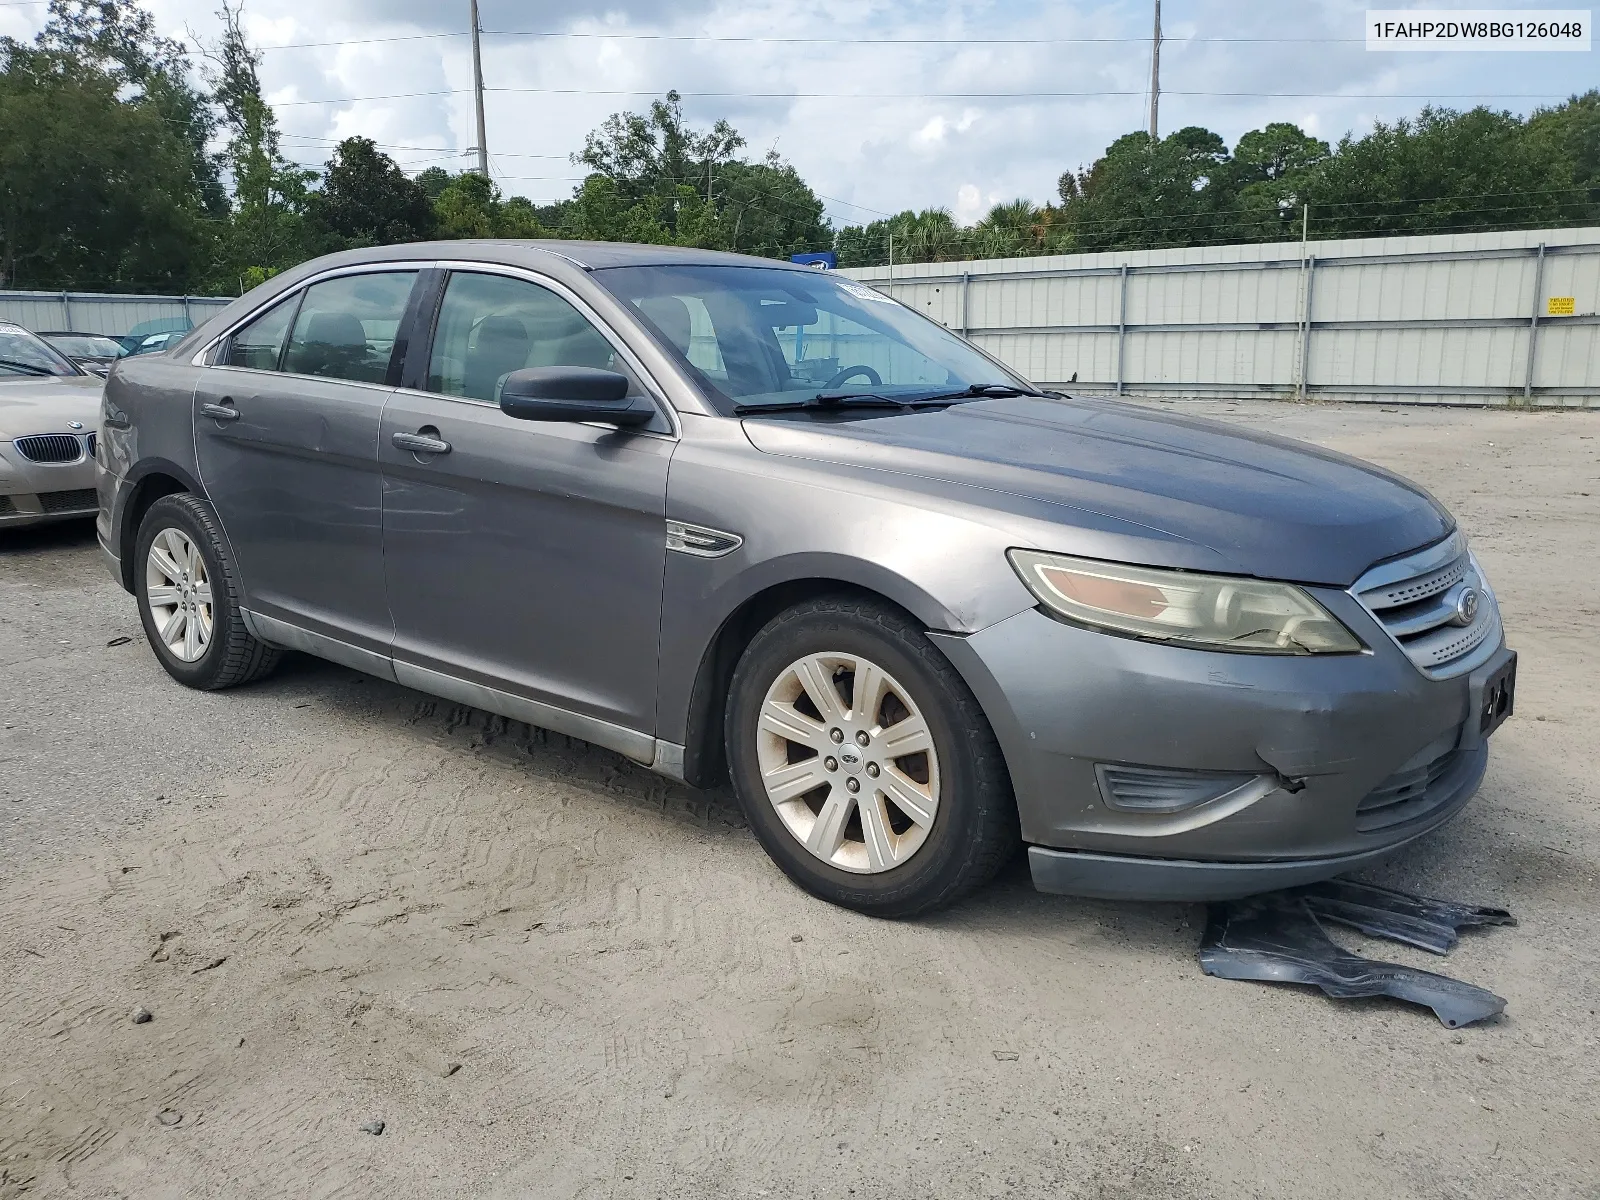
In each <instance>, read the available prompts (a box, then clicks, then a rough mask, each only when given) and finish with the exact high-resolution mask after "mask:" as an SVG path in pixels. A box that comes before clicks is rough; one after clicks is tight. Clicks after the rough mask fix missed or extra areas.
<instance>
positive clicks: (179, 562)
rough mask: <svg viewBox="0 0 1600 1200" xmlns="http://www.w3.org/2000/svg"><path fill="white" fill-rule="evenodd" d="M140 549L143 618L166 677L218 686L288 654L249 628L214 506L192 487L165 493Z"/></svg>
mask: <svg viewBox="0 0 1600 1200" xmlns="http://www.w3.org/2000/svg"><path fill="white" fill-rule="evenodd" d="M135 554H136V555H137V557H136V558H135V560H134V561H135V563H136V564H137V565H136V567H135V575H134V580H135V584H136V588H135V592H136V595H137V597H138V602H139V619H140V621H142V622H143V624H144V631H145V635H146V636H147V637H148V638H149V640H150V647H151V649H153V650H154V651H155V653H156V658H157V659H158V660H159V661H160V663H161V665H162V666H163V667H165V668H166V671H167V674H169V675H171V676H172V677H173V678H174V679H176V680H177V681H178V682H179V683H182V684H185V685H187V686H189V687H192V688H200V689H202V690H205V691H214V690H217V689H220V688H228V687H234V686H236V685H237V684H241V683H248V682H249V681H250V680H252V679H259V678H261V677H262V676H263V675H266V674H267V673H269V672H270V671H271V670H272V669H273V668H274V667H276V666H277V665H278V662H279V660H280V659H281V658H282V656H283V652H282V651H281V650H277V649H275V648H274V647H272V646H268V645H267V644H266V643H265V642H261V641H258V640H257V639H256V638H254V637H253V636H251V634H250V631H249V630H248V629H246V628H245V625H244V618H243V616H242V615H241V614H240V611H239V610H240V603H239V587H238V574H237V572H235V571H234V569H233V564H232V562H231V561H230V559H229V557H228V550H227V545H226V543H225V542H224V541H223V539H222V532H221V530H220V528H219V527H218V525H217V517H216V513H215V511H214V510H213V509H212V507H211V505H210V504H208V503H206V502H205V501H204V500H202V499H200V498H199V497H198V496H194V495H190V494H189V493H187V492H180V493H178V494H177V495H172V496H163V497H162V498H161V499H159V500H157V501H156V502H155V503H154V504H152V505H151V506H150V510H149V511H148V512H146V513H145V515H144V520H142V521H141V522H140V523H139V536H138V539H137V540H136V542H135Z"/></svg>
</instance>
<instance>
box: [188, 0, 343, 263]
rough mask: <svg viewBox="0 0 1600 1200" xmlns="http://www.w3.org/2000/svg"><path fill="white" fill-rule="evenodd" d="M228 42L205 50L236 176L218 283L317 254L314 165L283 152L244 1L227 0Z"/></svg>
mask: <svg viewBox="0 0 1600 1200" xmlns="http://www.w3.org/2000/svg"><path fill="white" fill-rule="evenodd" d="M217 16H218V18H220V19H221V21H222V26H223V33H222V40H221V42H219V43H218V44H217V45H216V46H215V47H213V48H212V49H211V50H210V51H209V52H208V54H207V57H208V58H209V59H210V60H211V64H212V66H211V72H210V74H211V83H212V95H213V98H214V99H215V101H216V104H217V107H218V108H219V109H220V110H221V113H222V128H223V130H224V131H225V132H226V133H227V135H228V144H227V148H226V150H225V151H224V152H223V153H224V159H225V161H226V163H227V166H228V169H229V172H230V173H231V174H232V176H233V213H232V217H231V219H230V220H229V221H228V223H227V226H226V229H225V231H224V236H223V238H222V245H221V246H220V247H219V252H218V256H217V264H216V269H215V272H214V274H215V282H216V283H217V284H218V285H219V286H222V287H228V286H229V285H233V286H240V284H239V283H238V281H239V280H241V279H242V278H243V277H244V275H245V273H246V272H247V271H248V270H249V268H251V267H260V268H262V269H263V270H268V271H276V270H282V269H284V268H285V267H290V266H293V265H294V264H296V263H298V262H301V261H303V260H305V259H306V258H309V257H311V255H312V254H313V253H314V252H315V249H316V246H315V243H314V230H313V229H312V228H311V227H310V226H309V225H308V222H307V220H306V209H307V207H308V205H309V202H310V195H311V183H312V182H313V181H314V180H315V179H316V178H317V173H316V172H315V171H307V170H303V169H302V168H299V167H296V166H295V165H294V164H292V163H290V162H289V161H288V160H287V159H285V158H284V157H283V154H282V152H281V150H280V149H279V142H278V121H277V117H276V115H275V114H274V113H273V111H272V108H271V106H270V105H268V104H267V102H266V100H265V98H264V97H263V96H262V94H261V75H260V68H261V54H260V52H259V51H257V50H256V49H255V48H254V47H252V46H251V45H250V43H249V41H248V40H247V39H246V38H245V35H244V28H243V25H242V21H241V18H242V16H243V7H242V5H241V6H239V7H235V6H233V5H231V4H229V3H228V0H223V4H222V8H221V9H220V10H219V11H218V12H217Z"/></svg>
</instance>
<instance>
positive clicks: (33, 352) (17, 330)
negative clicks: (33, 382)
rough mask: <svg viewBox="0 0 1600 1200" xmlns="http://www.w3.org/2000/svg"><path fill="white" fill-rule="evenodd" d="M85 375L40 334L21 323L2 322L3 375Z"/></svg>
mask: <svg viewBox="0 0 1600 1200" xmlns="http://www.w3.org/2000/svg"><path fill="white" fill-rule="evenodd" d="M82 374H83V372H82V371H80V370H78V368H77V367H75V366H73V365H72V363H71V361H69V360H68V359H67V358H66V357H65V356H64V355H62V354H61V353H60V352H59V351H56V350H53V349H51V348H50V346H49V344H48V343H47V342H46V341H45V340H44V339H43V338H41V337H40V336H39V335H38V334H36V333H29V332H28V331H27V330H26V329H24V328H22V326H20V325H0V377H6V378H10V377H13V376H18V375H23V376H27V375H33V376H40V375H82Z"/></svg>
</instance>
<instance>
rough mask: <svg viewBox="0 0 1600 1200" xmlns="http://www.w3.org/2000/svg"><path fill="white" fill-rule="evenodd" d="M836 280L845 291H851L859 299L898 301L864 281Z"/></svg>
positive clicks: (887, 302)
mask: <svg viewBox="0 0 1600 1200" xmlns="http://www.w3.org/2000/svg"><path fill="white" fill-rule="evenodd" d="M834 282H835V283H837V284H838V285H839V286H840V287H841V288H843V289H844V290H845V291H847V292H849V293H850V294H851V295H852V296H854V297H855V298H856V299H857V300H877V301H880V302H882V303H884V304H895V303H898V301H896V300H895V299H894V297H892V296H885V295H884V294H883V293H882V292H875V291H873V290H872V289H871V288H869V287H868V286H867V285H866V284H864V283H856V282H855V281H854V280H844V279H837V280H835V281H834Z"/></svg>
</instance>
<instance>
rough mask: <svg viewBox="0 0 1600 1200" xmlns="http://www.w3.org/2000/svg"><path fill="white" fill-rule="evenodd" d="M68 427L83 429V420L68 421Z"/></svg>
mask: <svg viewBox="0 0 1600 1200" xmlns="http://www.w3.org/2000/svg"><path fill="white" fill-rule="evenodd" d="M67 428H68V429H82V428H83V422H82V421H68V422H67Z"/></svg>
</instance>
